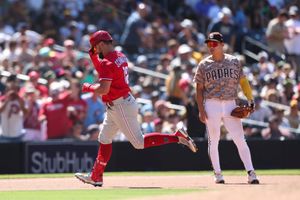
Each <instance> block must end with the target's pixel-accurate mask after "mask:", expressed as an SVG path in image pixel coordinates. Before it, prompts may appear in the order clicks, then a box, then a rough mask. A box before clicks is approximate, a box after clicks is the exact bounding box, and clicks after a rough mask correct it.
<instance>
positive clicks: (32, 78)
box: [19, 71, 49, 98]
mask: <svg viewBox="0 0 300 200" xmlns="http://www.w3.org/2000/svg"><path fill="white" fill-rule="evenodd" d="M28 76H29V80H28V81H27V82H26V83H25V84H24V86H23V87H22V88H21V89H20V92H19V94H20V96H24V95H25V93H26V88H27V87H30V86H33V87H34V88H35V89H36V90H37V91H38V95H39V98H47V97H48V96H49V94H48V88H47V86H45V85H43V84H41V83H39V82H38V80H39V78H40V74H39V72H37V71H31V72H29V74H28Z"/></svg>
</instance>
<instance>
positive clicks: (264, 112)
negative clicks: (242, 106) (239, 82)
mask: <svg viewBox="0 0 300 200" xmlns="http://www.w3.org/2000/svg"><path fill="white" fill-rule="evenodd" d="M254 103H255V110H254V112H253V113H251V115H250V116H249V119H251V120H255V121H258V122H268V119H269V118H270V117H271V116H272V115H273V113H272V110H271V109H270V108H269V107H267V106H264V105H262V98H261V97H260V96H257V97H255V98H254Z"/></svg>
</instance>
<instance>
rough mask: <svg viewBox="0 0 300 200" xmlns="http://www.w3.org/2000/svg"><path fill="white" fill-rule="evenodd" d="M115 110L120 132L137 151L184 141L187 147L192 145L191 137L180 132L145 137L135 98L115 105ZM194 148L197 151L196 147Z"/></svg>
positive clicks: (151, 134) (149, 134)
mask: <svg viewBox="0 0 300 200" xmlns="http://www.w3.org/2000/svg"><path fill="white" fill-rule="evenodd" d="M113 109H114V111H115V113H114V114H115V116H114V117H115V119H116V122H117V124H118V125H119V127H120V130H121V131H122V132H123V133H124V134H125V135H126V137H127V139H128V140H129V141H130V143H131V144H132V145H133V146H134V147H135V148H136V149H144V148H148V147H153V146H160V145H164V144H170V143H178V142H179V143H180V140H181V141H183V140H184V141H185V142H186V143H185V145H187V146H189V145H190V146H191V145H192V140H191V139H190V140H188V137H189V136H188V135H187V134H186V133H181V132H180V131H178V132H176V133H174V134H162V133H147V134H146V135H143V134H142V131H141V127H140V124H139V123H138V121H137V115H138V105H137V103H136V102H135V100H134V98H133V97H132V98H131V99H130V100H124V101H123V102H121V103H120V104H118V105H115V106H114V108H113ZM186 135H187V136H186ZM185 138H186V139H185ZM193 145H194V143H193ZM193 148H194V149H195V147H194V146H193ZM194 151H196V150H194Z"/></svg>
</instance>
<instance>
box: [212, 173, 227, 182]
mask: <svg viewBox="0 0 300 200" xmlns="http://www.w3.org/2000/svg"><path fill="white" fill-rule="evenodd" d="M214 180H215V183H216V184H225V180H224V177H223V175H222V174H221V173H215V178H214Z"/></svg>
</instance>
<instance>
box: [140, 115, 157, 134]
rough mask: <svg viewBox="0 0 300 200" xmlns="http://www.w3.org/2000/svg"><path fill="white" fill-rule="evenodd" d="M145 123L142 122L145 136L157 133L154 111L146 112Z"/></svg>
mask: <svg viewBox="0 0 300 200" xmlns="http://www.w3.org/2000/svg"><path fill="white" fill-rule="evenodd" d="M142 117H143V122H142V125H141V127H142V131H143V133H144V134H146V133H154V132H155V125H154V122H153V120H154V117H155V116H154V113H153V112H152V111H146V112H144V113H143V115H142Z"/></svg>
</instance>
